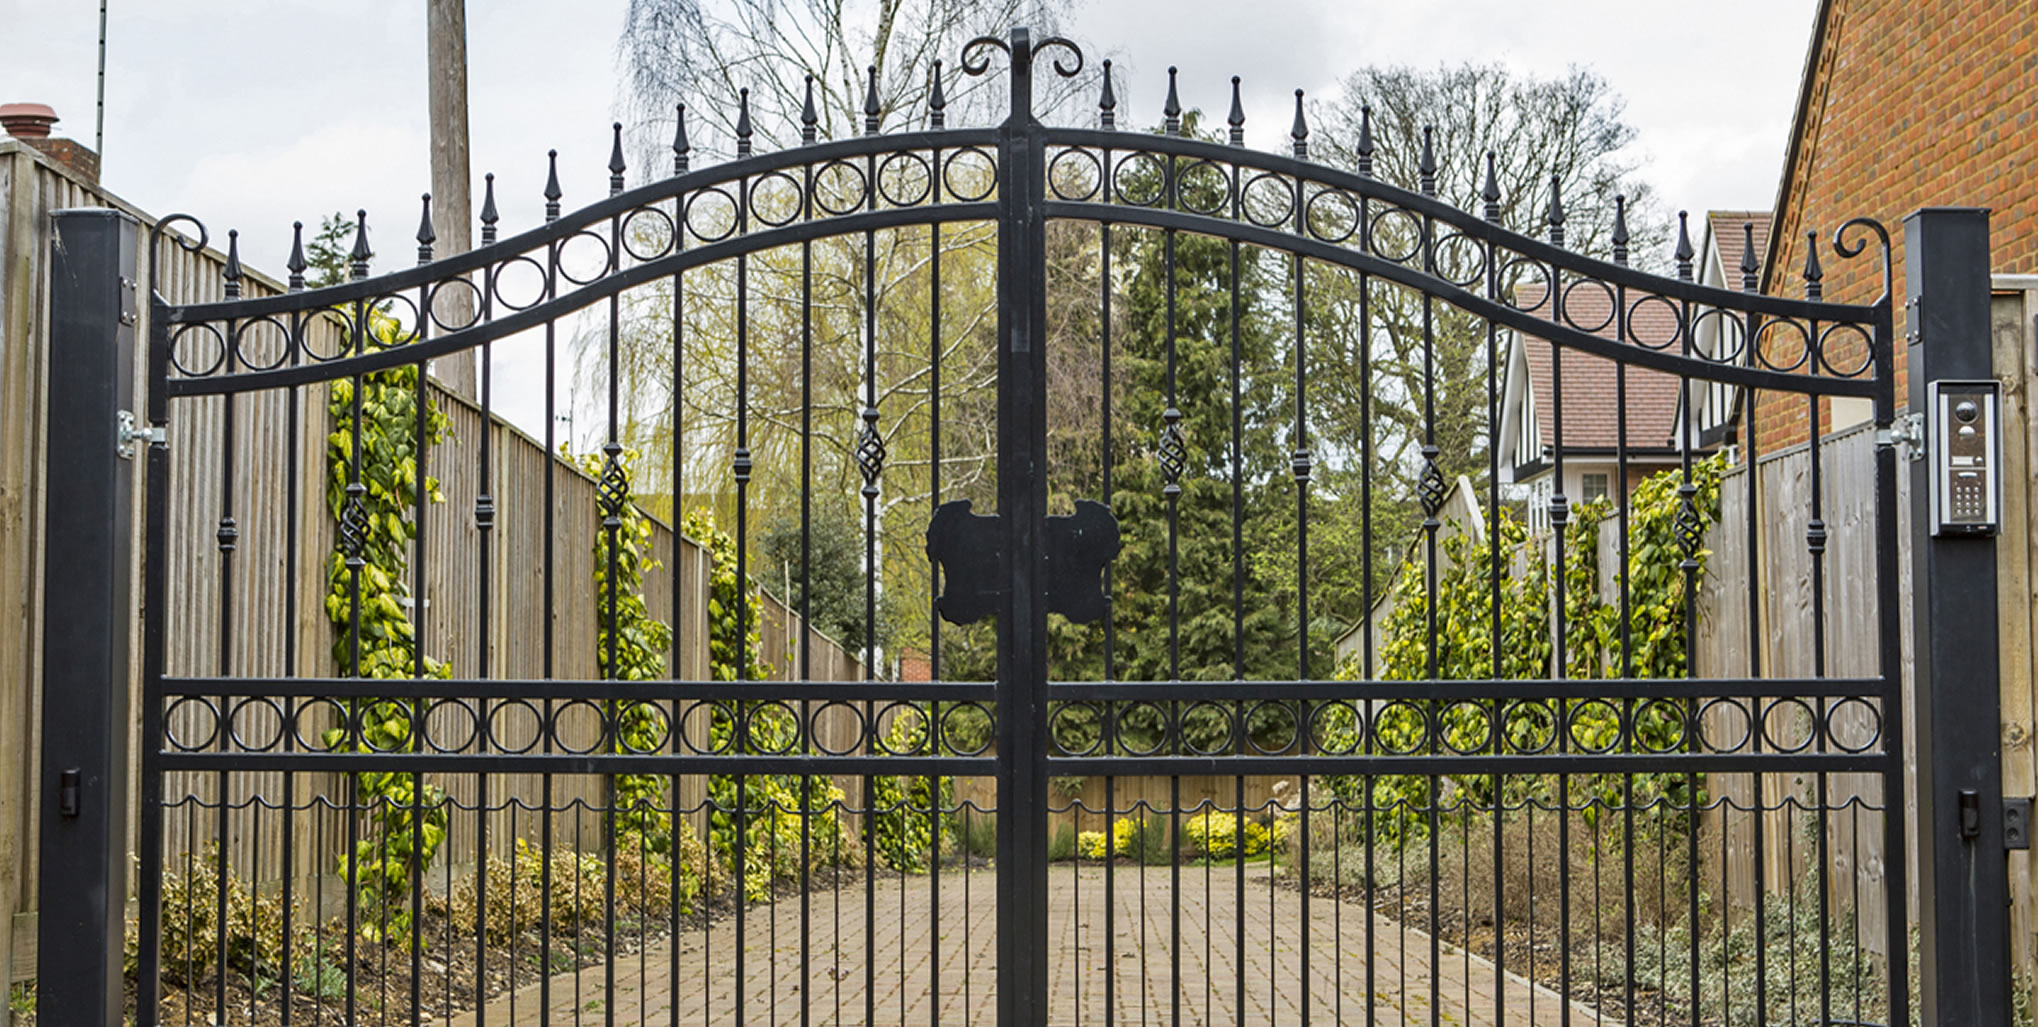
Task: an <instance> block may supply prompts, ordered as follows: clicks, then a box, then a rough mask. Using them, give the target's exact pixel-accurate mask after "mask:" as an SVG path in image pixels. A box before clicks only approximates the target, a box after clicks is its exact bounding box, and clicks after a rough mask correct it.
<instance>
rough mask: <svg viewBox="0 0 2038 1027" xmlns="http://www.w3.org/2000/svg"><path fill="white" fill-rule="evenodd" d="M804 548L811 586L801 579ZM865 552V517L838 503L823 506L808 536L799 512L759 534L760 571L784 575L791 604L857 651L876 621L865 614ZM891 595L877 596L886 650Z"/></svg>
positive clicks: (773, 522) (890, 631)
mask: <svg viewBox="0 0 2038 1027" xmlns="http://www.w3.org/2000/svg"><path fill="white" fill-rule="evenodd" d="M803 544H804V545H805V547H806V549H807V559H806V561H805V567H806V577H807V581H806V583H805V584H802V582H801V580H800V576H801V575H800V569H801V565H802V564H801V559H800V557H801V548H802V545H803ZM863 554H864V537H863V519H862V517H861V516H860V515H851V514H849V513H848V512H847V511H846V510H845V509H844V508H842V507H839V506H837V505H834V504H825V503H824V504H817V508H816V509H815V510H814V515H813V519H812V520H810V521H808V522H807V523H806V525H805V531H804V537H803V533H802V525H801V522H800V517H799V512H798V511H797V510H789V511H786V512H785V513H783V514H781V515H780V516H776V517H772V518H770V519H768V520H767V521H765V523H764V530H763V531H762V532H759V533H758V536H757V556H758V568H757V569H758V571H759V573H760V574H761V575H762V576H764V577H765V578H766V580H773V578H774V577H775V576H776V575H778V574H780V573H783V574H784V575H785V577H786V578H788V579H789V584H790V588H789V590H788V591H787V593H786V603H787V605H789V606H791V607H792V608H793V609H794V610H800V609H803V608H804V609H806V610H807V611H808V616H809V617H810V619H811V623H812V624H813V626H814V629H815V630H817V631H819V632H821V633H822V634H824V635H827V636H828V637H829V638H832V639H834V640H835V641H837V642H839V643H841V645H842V646H843V647H844V648H846V649H848V650H850V651H851V652H861V651H862V650H863V649H864V646H865V643H866V642H868V641H869V640H870V639H869V636H868V634H867V632H868V630H869V625H870V620H871V618H869V617H866V616H865V614H866V612H867V611H866V610H865V602H864V601H865V599H866V596H865V595H864V586H865V583H866V582H868V581H869V580H870V575H868V574H866V573H864V569H863ZM891 595H892V593H891V591H890V590H889V589H879V590H878V594H877V616H876V629H877V631H876V639H877V645H878V647H879V648H881V649H889V648H891V645H892V642H893V636H894V634H895V632H894V630H893V628H894V619H895V618H894V611H893V610H892V606H893V605H894V601H893V599H892V598H891ZM803 604H805V605H804V606H803Z"/></svg>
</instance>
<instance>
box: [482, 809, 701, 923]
mask: <svg viewBox="0 0 2038 1027" xmlns="http://www.w3.org/2000/svg"><path fill="white" fill-rule="evenodd" d="M678 825H679V826H678V830H677V832H676V837H677V839H678V846H677V850H678V853H679V867H678V884H679V900H680V910H681V912H689V911H691V910H692V909H693V908H694V903H695V902H696V901H697V900H698V899H699V897H700V894H701V886H702V882H701V870H702V862H703V860H704V858H705V854H704V851H703V849H702V846H701V843H700V839H699V838H697V837H696V836H695V835H694V832H693V828H692V827H691V826H689V825H688V824H687V822H686V821H685V820H684V819H682V820H680V821H678ZM548 864H549V867H548ZM548 872H549V874H550V877H551V889H552V890H551V905H550V906H549V907H548V906H546V904H545V891H544V888H545V883H546V876H547V874H548ZM483 875H484V876H485V877H486V883H487V909H486V910H485V911H484V912H483V916H482V921H481V926H480V929H481V932H482V935H483V937H484V938H486V939H487V941H488V943H489V944H491V945H505V944H509V943H510V942H511V941H513V940H515V939H516V938H518V937H520V936H522V935H524V934H527V933H529V932H531V931H533V930H536V929H537V927H538V925H539V923H540V922H541V921H543V920H545V919H546V918H547V917H548V916H549V918H550V919H551V922H552V930H553V931H554V932H555V933H558V934H577V933H579V932H580V930H581V929H583V928H599V927H602V926H604V925H605V923H606V920H607V917H608V890H607V889H608V887H609V881H608V878H609V865H608V864H607V863H606V862H604V861H603V859H602V854H601V853H600V852H571V851H566V850H560V851H555V852H553V853H552V854H551V857H550V858H549V859H547V858H546V857H545V855H544V853H543V852H542V851H541V850H539V849H538V847H537V846H535V845H532V844H531V843H529V842H527V841H525V840H524V839H522V838H519V839H517V848H516V852H515V854H514V855H512V856H511V857H510V858H509V859H503V858H501V857H499V856H490V857H489V858H488V859H487V861H486V862H485V863H484V865H483ZM615 879H616V880H615V891H616V912H617V914H618V915H628V916H639V917H643V918H645V919H658V920H663V919H666V918H668V917H670V916H671V913H672V898H673V896H672V887H673V866H672V864H671V863H670V862H668V861H667V860H666V858H664V857H663V856H661V855H658V854H655V853H650V852H647V851H645V850H644V849H642V848H641V847H639V846H636V845H631V846H628V847H624V846H622V845H620V844H619V845H618V847H617V850H616V861H615ZM481 897H482V892H481V888H480V887H479V886H478V884H477V883H476V881H474V880H472V879H469V880H467V881H464V882H462V883H461V884H460V885H459V887H457V888H455V889H454V891H453V897H452V898H451V899H450V900H448V901H447V902H446V903H445V906H444V912H445V914H446V916H447V918H448V919H450V920H451V921H452V923H453V925H454V927H455V928H456V929H458V930H460V931H463V932H470V933H471V932H473V931H474V930H475V916H476V912H477V910H476V907H477V905H478V904H479V903H480V901H481Z"/></svg>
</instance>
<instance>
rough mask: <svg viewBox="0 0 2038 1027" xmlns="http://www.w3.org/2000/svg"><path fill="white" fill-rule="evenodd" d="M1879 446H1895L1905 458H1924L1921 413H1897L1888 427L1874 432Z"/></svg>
mask: <svg viewBox="0 0 2038 1027" xmlns="http://www.w3.org/2000/svg"><path fill="white" fill-rule="evenodd" d="M1875 443H1876V445H1879V446H1891V445H1893V446H1895V447H1897V449H1898V451H1899V452H1901V453H1902V454H1903V457H1904V459H1906V460H1923V459H1924V458H1925V417H1924V415H1923V414H1915V413H1912V414H1899V415H1897V419H1896V421H1895V422H1894V423H1893V424H1891V425H1890V426H1889V427H1887V428H1884V429H1883V430H1881V431H1879V432H1876V433H1875Z"/></svg>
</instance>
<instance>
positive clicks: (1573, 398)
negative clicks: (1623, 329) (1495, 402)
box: [1515, 257, 1739, 452]
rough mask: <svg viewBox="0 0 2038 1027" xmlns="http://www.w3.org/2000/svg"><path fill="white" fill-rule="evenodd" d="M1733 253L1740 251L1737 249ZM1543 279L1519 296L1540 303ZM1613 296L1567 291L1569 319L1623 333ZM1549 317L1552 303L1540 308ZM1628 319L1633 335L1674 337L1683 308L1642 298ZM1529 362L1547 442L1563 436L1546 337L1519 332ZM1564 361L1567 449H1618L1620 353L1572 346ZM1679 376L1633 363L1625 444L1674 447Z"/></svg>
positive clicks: (1610, 335) (1605, 332) (1605, 334)
mask: <svg viewBox="0 0 2038 1027" xmlns="http://www.w3.org/2000/svg"><path fill="white" fill-rule="evenodd" d="M1735 259H1737V260H1738V259H1739V258H1738V257H1737V258H1735ZM1544 288H1545V287H1544V286H1543V285H1542V284H1541V283H1536V284H1533V285H1525V286H1522V287H1520V288H1518V289H1516V290H1515V303H1516V305H1517V306H1520V307H1524V308H1534V307H1536V306H1537V305H1538V304H1539V303H1540V302H1541V301H1542V298H1543V290H1544ZM1612 308H1613V299H1612V297H1611V296H1609V295H1608V294H1607V293H1606V292H1605V291H1604V290H1600V289H1574V290H1571V292H1570V295H1568V296H1566V297H1565V299H1564V314H1565V320H1566V321H1568V322H1572V323H1575V324H1577V325H1580V326H1585V325H1595V324H1598V323H1600V322H1601V321H1606V322H1608V324H1607V326H1606V327H1605V328H1602V329H1600V330H1599V331H1596V332H1594V333H1593V334H1594V335H1598V336H1601V337H1602V338H1607V339H1614V340H1616V341H1620V335H1619V325H1617V324H1615V323H1614V319H1613V317H1612V316H1611V311H1612ZM1539 313H1541V314H1542V315H1543V316H1544V317H1548V316H1550V312H1549V311H1548V310H1543V311H1539ZM1630 317H1631V318H1632V320H1631V321H1630V322H1629V326H1628V332H1629V334H1628V339H1629V340H1630V341H1629V342H1628V344H1629V345H1633V342H1632V341H1631V340H1633V339H1635V338H1643V339H1668V338H1671V337H1673V336H1675V335H1676V333H1677V312H1676V311H1675V310H1673V309H1671V308H1670V306H1669V305H1668V304H1663V303H1644V304H1642V305H1641V306H1640V307H1639V308H1637V309H1635V310H1634V311H1633V312H1632V313H1631V314H1630ZM1517 344H1518V345H1520V346H1521V348H1522V356H1523V357H1524V358H1525V361H1526V364H1527V367H1528V378H1529V388H1530V390H1531V391H1532V394H1533V396H1534V404H1533V405H1534V407H1535V416H1536V431H1537V434H1539V435H1540V436H1541V437H1542V440H1543V443H1544V444H1545V445H1550V446H1554V445H1556V444H1557V428H1556V418H1555V416H1553V415H1554V413H1555V411H1556V409H1557V405H1556V399H1555V395H1554V393H1555V391H1556V389H1555V387H1554V385H1555V383H1554V380H1553V379H1554V374H1553V365H1554V364H1555V362H1556V361H1555V358H1554V357H1553V356H1552V355H1551V354H1552V350H1553V349H1554V348H1555V347H1553V346H1552V345H1551V344H1550V343H1549V342H1548V341H1547V340H1545V339H1540V338H1536V337H1534V336H1530V335H1522V336H1520V337H1518V339H1517ZM1563 367H1564V438H1563V445H1564V449H1565V450H1566V451H1571V450H1579V449H1604V450H1607V451H1609V452H1610V451H1612V450H1613V449H1614V448H1615V447H1616V446H1617V445H1619V442H1620V422H1621V418H1620V416H1619V415H1618V413H1617V412H1616V411H1617V408H1618V404H1617V403H1616V402H1615V395H1616V393H1617V391H1618V390H1617V384H1618V382H1617V379H1618V377H1619V373H1618V370H1617V365H1616V364H1615V363H1614V361H1612V360H1609V359H1607V358H1605V357H1600V356H1594V355H1592V354H1589V353H1580V352H1578V351H1576V350H1566V351H1565V352H1564V357H1563ZM1677 396H1678V378H1677V376H1676V375H1673V374H1668V373H1666V372H1663V371H1657V370H1653V369H1650V368H1645V367H1636V366H1634V365H1629V366H1628V369H1627V407H1626V411H1627V417H1626V420H1627V435H1628V437H1627V445H1628V448H1629V449H1630V450H1648V449H1655V450H1661V449H1669V448H1673V447H1674V446H1675V444H1676V441H1677Z"/></svg>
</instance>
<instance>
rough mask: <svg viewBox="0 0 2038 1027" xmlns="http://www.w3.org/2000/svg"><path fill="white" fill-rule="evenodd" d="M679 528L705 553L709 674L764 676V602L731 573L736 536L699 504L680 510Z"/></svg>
mask: <svg viewBox="0 0 2038 1027" xmlns="http://www.w3.org/2000/svg"><path fill="white" fill-rule="evenodd" d="M680 531H681V532H682V533H684V534H685V535H686V537H688V538H690V539H693V540H694V541H695V542H698V543H700V544H701V546H702V547H704V548H705V549H706V550H707V553H708V559H709V563H710V566H709V569H708V666H709V668H710V670H711V672H712V673H713V675H714V679H715V680H716V681H735V680H737V679H738V678H739V677H740V678H741V679H742V680H745V681H761V680H763V679H765V678H768V677H770V676H771V664H769V663H765V662H763V661H762V660H760V659H758V644H759V643H758V635H757V628H758V624H759V623H760V622H761V621H762V620H763V619H764V605H763V603H762V602H761V601H759V599H758V598H757V596H756V595H755V594H752V593H750V591H749V590H748V589H746V588H745V587H744V584H743V583H741V582H739V581H738V580H737V578H736V540H735V539H734V538H731V537H730V535H729V533H728V532H726V531H723V530H722V529H720V528H719V527H716V526H715V516H714V514H711V513H709V512H708V511H707V510H705V509H699V508H696V509H692V510H688V511H687V512H686V515H685V516H684V517H683V518H682V519H681V521H680Z"/></svg>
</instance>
